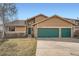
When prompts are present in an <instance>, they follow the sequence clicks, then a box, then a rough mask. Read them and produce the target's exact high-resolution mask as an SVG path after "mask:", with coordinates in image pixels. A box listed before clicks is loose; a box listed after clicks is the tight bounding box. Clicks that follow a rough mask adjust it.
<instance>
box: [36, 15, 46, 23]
mask: <svg viewBox="0 0 79 59" xmlns="http://www.w3.org/2000/svg"><path fill="white" fill-rule="evenodd" d="M46 18H47V17H44V16H38V17H36V18H35V23H37V22H40V21H42V20H44V19H46Z"/></svg>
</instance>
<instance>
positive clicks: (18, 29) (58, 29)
mask: <svg viewBox="0 0 79 59" xmlns="http://www.w3.org/2000/svg"><path fill="white" fill-rule="evenodd" d="M75 26H76V23H75V20H74V19H69V18H64V17H60V16H58V15H54V16H51V17H48V16H45V15H43V14H39V15H36V16H33V17H31V18H29V19H26V20H15V21H13V22H9V23H7V24H6V30H7V32H12V33H26V34H27V36H28V37H29V36H31V37H38V38H71V37H73V35H74V32H75Z"/></svg>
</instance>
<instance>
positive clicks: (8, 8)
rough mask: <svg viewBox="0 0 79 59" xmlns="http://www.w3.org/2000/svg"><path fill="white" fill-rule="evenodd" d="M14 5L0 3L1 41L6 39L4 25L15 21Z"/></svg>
mask: <svg viewBox="0 0 79 59" xmlns="http://www.w3.org/2000/svg"><path fill="white" fill-rule="evenodd" d="M16 12H17V10H16V5H15V4H14V3H0V18H1V21H2V22H3V24H2V27H3V31H2V39H6V36H5V34H6V27H5V24H6V23H8V22H9V21H11V20H13V19H15V17H16Z"/></svg>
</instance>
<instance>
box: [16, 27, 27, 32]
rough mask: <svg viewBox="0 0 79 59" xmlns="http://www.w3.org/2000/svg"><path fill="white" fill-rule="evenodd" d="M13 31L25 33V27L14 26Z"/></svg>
mask: <svg viewBox="0 0 79 59" xmlns="http://www.w3.org/2000/svg"><path fill="white" fill-rule="evenodd" d="M15 31H26V27H25V26H16V27H15Z"/></svg>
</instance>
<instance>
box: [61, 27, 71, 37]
mask: <svg viewBox="0 0 79 59" xmlns="http://www.w3.org/2000/svg"><path fill="white" fill-rule="evenodd" d="M61 37H71V28H62V29H61Z"/></svg>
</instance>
